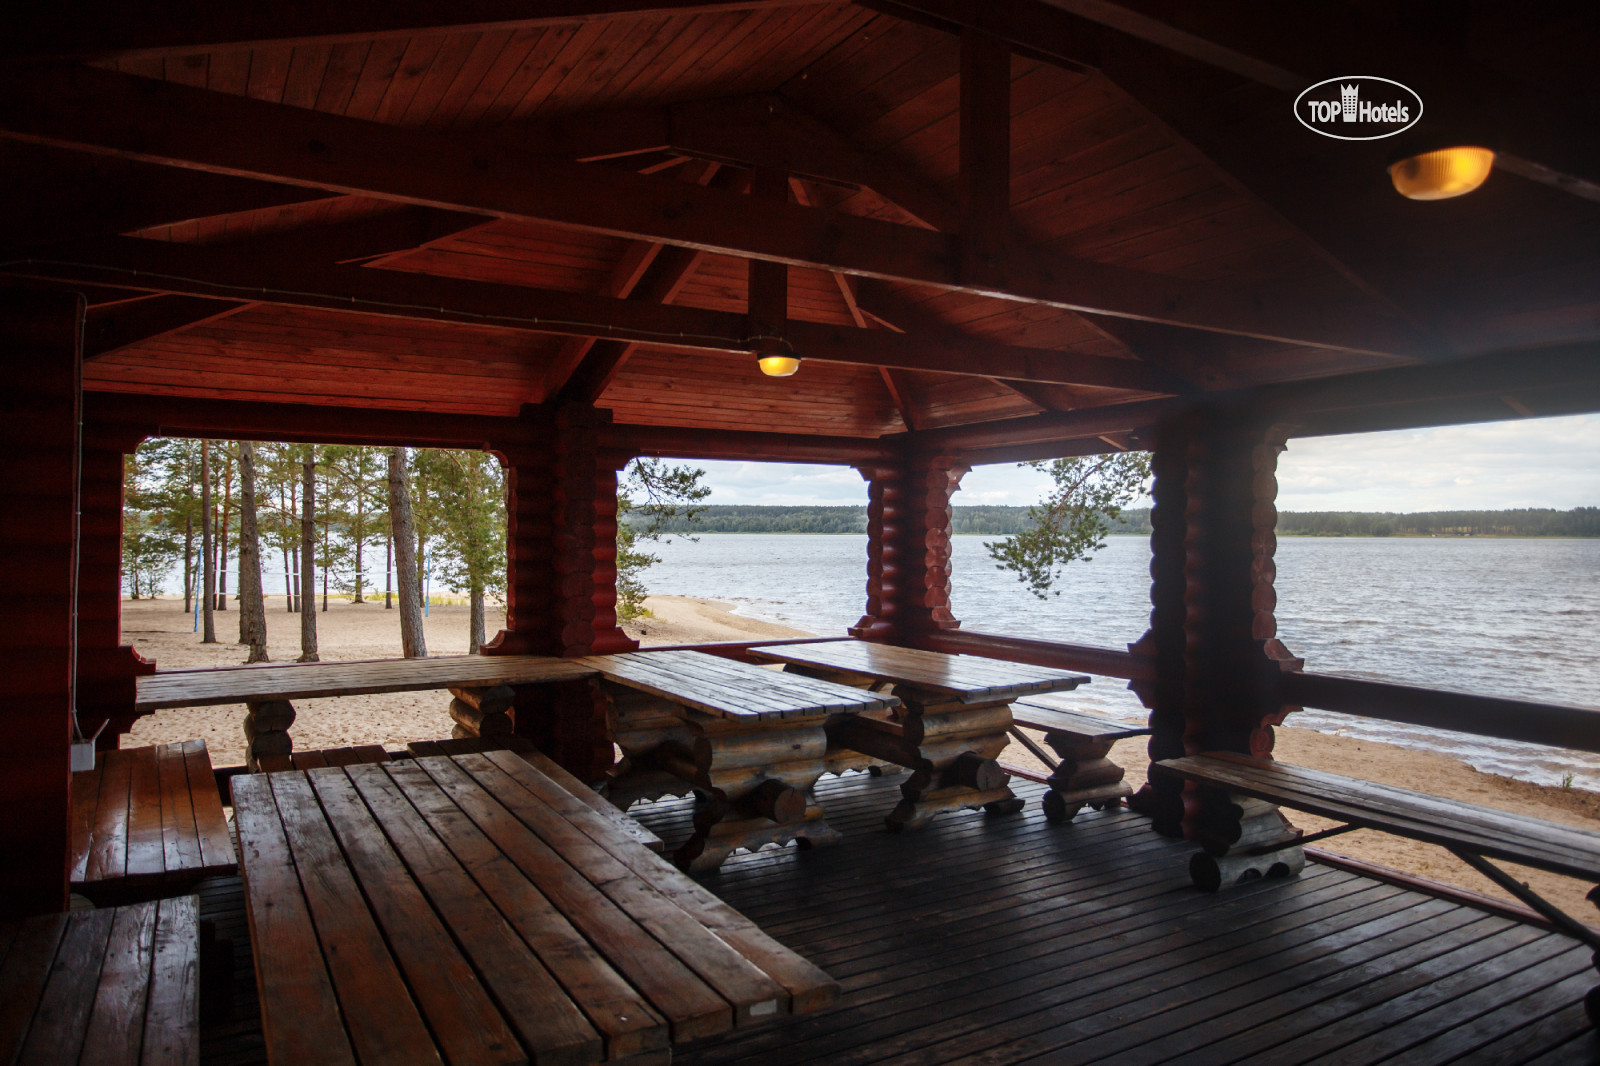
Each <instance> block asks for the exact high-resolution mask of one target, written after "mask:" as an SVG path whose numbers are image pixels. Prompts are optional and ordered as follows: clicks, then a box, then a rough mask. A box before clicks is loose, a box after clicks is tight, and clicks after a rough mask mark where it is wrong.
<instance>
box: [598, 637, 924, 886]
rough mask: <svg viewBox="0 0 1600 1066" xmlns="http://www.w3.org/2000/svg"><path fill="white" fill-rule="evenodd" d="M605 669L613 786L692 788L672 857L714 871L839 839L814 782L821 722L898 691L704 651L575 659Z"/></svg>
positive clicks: (623, 789) (889, 699)
mask: <svg viewBox="0 0 1600 1066" xmlns="http://www.w3.org/2000/svg"><path fill="white" fill-rule="evenodd" d="M578 661H579V662H582V663H584V664H586V665H588V666H591V667H593V668H594V669H595V670H598V671H599V673H600V676H601V687H602V689H604V690H605V691H606V694H607V695H608V696H609V697H610V702H611V710H610V722H611V732H612V737H613V739H614V740H615V741H616V743H617V746H618V747H620V748H621V749H622V754H623V759H622V761H621V763H620V764H619V765H618V767H617V769H616V770H615V771H614V772H613V776H612V780H611V783H610V786H609V790H608V794H609V796H610V797H611V800H612V802H614V803H616V805H617V806H619V807H621V808H622V809H623V810H626V809H627V808H628V806H629V805H630V804H631V803H633V802H635V801H637V800H641V799H654V798H657V797H660V796H666V795H674V796H681V795H685V794H687V793H689V792H693V793H694V795H695V799H696V803H695V812H694V832H693V834H692V835H691V836H690V837H689V839H688V841H686V842H685V843H684V844H683V846H682V847H680V848H679V849H678V850H677V852H676V853H675V854H674V860H675V861H676V862H677V863H678V864H679V865H681V866H685V867H688V868H690V869H696V870H704V869H714V868H716V867H717V866H720V865H721V864H722V862H723V861H724V860H725V859H726V858H727V857H728V856H729V855H730V854H732V853H733V852H734V851H736V850H738V849H739V848H748V849H750V850H752V851H754V850H756V849H758V848H761V847H762V846H764V845H766V844H779V845H783V844H787V843H789V842H790V841H791V840H793V841H799V842H800V846H802V847H811V846H813V845H816V844H826V843H833V842H834V841H837V840H838V839H839V834H838V832H837V831H836V830H834V829H833V827H832V826H830V825H828V823H827V821H826V819H825V818H824V817H823V812H822V807H821V806H820V805H819V804H818V803H817V801H816V796H815V794H814V793H813V786H815V785H816V783H817V779H818V778H819V777H821V776H822V774H823V772H824V769H825V763H824V756H825V754H826V752H827V748H828V735H827V726H826V724H827V723H828V722H830V721H833V720H837V719H847V718H851V717H853V716H855V715H857V714H860V713H863V712H878V711H885V710H887V709H888V708H889V707H892V706H894V705H895V704H897V703H898V702H899V701H898V700H896V699H895V697H893V696H888V695H883V694H877V693H870V692H863V691H861V690H860V689H856V688H851V687H849V686H845V685H837V684H833V683H831V682H827V681H819V680H814V679H812V678H806V677H800V676H798V675H794V674H785V673H780V672H778V671H775V670H768V669H765V668H763V667H759V666H751V665H749V664H746V663H740V662H735V661H734V660H731V659H724V658H721V657H719V656H715V655H708V654H706V653H704V652H697V651H659V652H628V653H624V654H620V655H596V656H590V657H588V658H586V659H581V660H578Z"/></svg>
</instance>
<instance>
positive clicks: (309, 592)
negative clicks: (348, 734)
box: [297, 444, 320, 663]
mask: <svg viewBox="0 0 1600 1066" xmlns="http://www.w3.org/2000/svg"><path fill="white" fill-rule="evenodd" d="M300 455H301V459H300V471H301V474H300V607H301V610H300V658H299V659H298V660H297V661H299V662H302V663H314V662H318V661H320V656H318V655H317V612H316V604H315V602H314V600H315V597H316V589H317V571H316V559H317V450H316V448H315V447H313V446H312V445H310V444H304V445H301V447H300Z"/></svg>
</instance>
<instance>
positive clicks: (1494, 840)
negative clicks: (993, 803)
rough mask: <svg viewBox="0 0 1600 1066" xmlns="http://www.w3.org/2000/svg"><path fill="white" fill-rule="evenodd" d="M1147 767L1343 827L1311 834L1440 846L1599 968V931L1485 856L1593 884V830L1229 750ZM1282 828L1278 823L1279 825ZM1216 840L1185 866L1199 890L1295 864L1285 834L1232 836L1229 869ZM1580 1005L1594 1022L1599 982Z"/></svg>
mask: <svg viewBox="0 0 1600 1066" xmlns="http://www.w3.org/2000/svg"><path fill="white" fill-rule="evenodd" d="M1154 765H1155V767H1159V768H1160V769H1162V770H1165V771H1168V772H1170V773H1173V774H1176V775H1178V776H1179V777H1181V778H1183V779H1185V780H1187V781H1193V782H1195V783H1196V784H1200V785H1205V786H1207V787H1210V788H1217V789H1223V790H1225V791H1226V792H1228V793H1229V794H1230V795H1233V796H1241V797H1249V798H1247V799H1245V800H1244V801H1243V802H1244V803H1252V802H1259V801H1266V802H1267V803H1270V804H1279V805H1281V806H1284V807H1290V808H1293V809H1295V810H1300V811H1307V812H1309V813H1311V814H1317V815H1321V816H1322V817H1324V818H1333V819H1337V820H1340V821H1342V822H1344V823H1345V824H1344V825H1342V826H1339V827H1336V828H1334V829H1329V830H1326V831H1324V833H1321V834H1315V835H1314V837H1320V836H1323V835H1331V834H1333V833H1338V832H1344V831H1346V830H1348V829H1353V828H1369V829H1380V830H1383V831H1384V832H1387V833H1394V834H1396V835H1398V836H1405V837H1410V838H1412V839H1414V840H1422V841H1426V842H1427V843H1430V844H1437V845H1439V846H1441V847H1444V848H1446V849H1448V850H1449V851H1450V852H1451V853H1452V854H1453V855H1455V856H1456V857H1457V858H1459V859H1461V860H1462V861H1463V862H1465V863H1467V865H1469V866H1471V867H1472V868H1473V869H1475V870H1477V871H1478V872H1479V873H1481V874H1483V875H1484V876H1485V877H1487V878H1488V879H1489V880H1491V881H1493V882H1494V883H1495V884H1497V885H1499V886H1500V887H1501V888H1502V889H1504V890H1505V891H1507V892H1509V893H1510V894H1511V895H1513V896H1515V897H1516V898H1518V899H1520V900H1521V901H1522V902H1523V903H1526V904H1527V905H1528V906H1529V907H1532V908H1533V909H1534V910H1536V911H1538V912H1539V913H1540V914H1541V915H1543V916H1544V917H1545V918H1546V919H1547V920H1548V921H1549V922H1550V923H1551V924H1552V925H1553V926H1555V927H1556V928H1558V929H1560V930H1561V931H1562V932H1565V933H1567V934H1568V935H1569V936H1572V937H1573V938H1574V939H1576V940H1578V941H1580V942H1583V943H1586V944H1588V945H1589V946H1590V947H1592V948H1595V949H1596V953H1595V965H1596V967H1597V968H1600V930H1597V929H1595V927H1593V926H1590V925H1586V924H1584V923H1581V922H1579V921H1578V920H1577V919H1575V918H1573V917H1572V916H1571V915H1569V914H1567V913H1566V912H1564V911H1562V910H1561V909H1560V908H1559V907H1556V906H1555V905H1554V904H1552V903H1550V902H1548V901H1547V900H1545V899H1544V898H1543V897H1541V896H1540V895H1539V894H1538V893H1537V892H1535V891H1534V890H1533V889H1532V888H1531V887H1529V886H1528V885H1527V884H1526V883H1524V882H1521V881H1518V880H1517V879H1516V878H1514V877H1512V876H1511V875H1510V874H1508V873H1506V872H1505V871H1504V870H1501V869H1500V868H1499V867H1497V866H1495V865H1494V864H1493V863H1491V862H1489V861H1488V860H1489V859H1491V858H1493V859H1500V860H1502V861H1505V862H1513V863H1518V864H1520V865H1523V866H1532V867H1534V868H1536V869H1540V870H1549V871H1551V872H1552V873H1558V874H1565V875H1567V876H1568V877H1576V878H1578V879H1580V880H1584V881H1588V882H1590V883H1591V884H1593V883H1596V882H1600V833H1597V832H1595V831H1594V830H1591V829H1580V828H1578V827H1576V826H1570V825H1562V824H1560V823H1557V822H1547V821H1544V820H1543V819H1540V818H1530V817H1528V816H1526V815H1518V814H1511V813H1509V812H1506V811H1501V810H1496V809H1495V808H1493V807H1480V806H1478V805H1477V804H1473V803H1463V802H1461V801H1460V800H1450V799H1444V798H1442V797H1439V796H1430V795H1428V794H1427V793H1425V792H1413V791H1412V790H1410V789H1407V788H1397V787H1395V786H1393V785H1381V784H1377V783H1375V782H1372V781H1362V780H1360V779H1358V778H1353V777H1344V776H1342V775H1340V774H1332V773H1327V772H1326V771H1322V770H1308V769H1306V768H1304V767H1300V766H1289V765H1285V764H1284V763H1280V762H1275V761H1272V760H1270V759H1256V758H1252V757H1250V756H1248V755H1240V754H1236V753H1233V752H1211V753H1207V754H1204V755H1189V756H1185V757H1184V758H1181V759H1167V760H1163V761H1161V762H1158V763H1155V764H1154ZM1272 817H1275V816H1271V817H1266V818H1257V819H1256V821H1257V822H1258V824H1260V823H1267V824H1269V827H1270V822H1271V820H1272ZM1278 821H1279V822H1281V818H1280V819H1278ZM1283 829H1288V827H1287V826H1286V825H1284V826H1283ZM1291 832H1293V831H1291ZM1275 835H1276V834H1275ZM1202 836H1204V834H1202ZM1314 837H1308V838H1306V839H1307V840H1309V839H1313V838H1314ZM1216 844H1217V842H1216V841H1214V840H1212V841H1208V842H1207V851H1208V852H1209V853H1210V854H1207V852H1202V853H1200V854H1198V855H1196V856H1195V857H1194V858H1195V861H1194V862H1192V863H1191V865H1190V871H1191V874H1192V875H1193V876H1194V879H1195V882H1196V884H1199V885H1200V886H1201V887H1203V888H1209V889H1215V888H1217V887H1218V884H1219V882H1226V881H1228V880H1232V879H1233V878H1234V875H1235V873H1237V872H1239V871H1253V872H1257V873H1259V872H1262V870H1261V868H1262V867H1264V866H1265V867H1267V868H1268V869H1271V868H1272V866H1273V865H1274V864H1278V865H1281V866H1283V867H1284V868H1290V869H1297V868H1298V866H1297V865H1296V863H1303V862H1304V859H1303V858H1300V857H1298V856H1292V857H1289V858H1288V860H1287V861H1285V859H1286V853H1288V852H1296V853H1298V852H1299V851H1300V848H1299V847H1298V842H1297V841H1296V840H1295V839H1294V838H1293V837H1292V836H1290V837H1289V839H1287V840H1286V839H1283V838H1282V836H1281V835H1279V836H1277V839H1267V840H1254V839H1250V837H1249V835H1248V834H1246V836H1245V838H1244V839H1243V840H1241V844H1243V845H1245V846H1244V848H1243V849H1242V852H1241V855H1240V858H1239V860H1237V861H1238V862H1239V865H1237V866H1234V865H1231V864H1232V863H1234V862H1235V860H1234V859H1233V858H1232V857H1229V858H1221V857H1220V856H1221V855H1222V854H1223V853H1224V852H1226V851H1227V850H1228V849H1227V848H1226V847H1225V846H1224V847H1217V846H1216ZM1250 845H1255V846H1254V847H1252V846H1250ZM1224 871H1225V872H1224ZM1589 899H1590V900H1591V901H1592V902H1594V903H1595V904H1596V905H1597V906H1600V887H1597V888H1595V889H1594V890H1592V891H1590V893H1589ZM1584 1003H1585V1006H1586V1008H1587V1009H1588V1012H1589V1017H1590V1019H1591V1020H1592V1021H1594V1022H1596V1023H1597V1024H1600V986H1596V987H1595V988H1593V989H1590V991H1589V994H1588V996H1587V997H1586V998H1585V1001H1584Z"/></svg>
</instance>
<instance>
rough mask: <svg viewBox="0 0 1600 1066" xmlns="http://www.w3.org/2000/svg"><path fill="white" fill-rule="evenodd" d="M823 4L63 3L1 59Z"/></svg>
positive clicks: (464, 0)
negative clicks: (177, 4)
mask: <svg viewBox="0 0 1600 1066" xmlns="http://www.w3.org/2000/svg"><path fill="white" fill-rule="evenodd" d="M816 2H817V0H526V2H517V0H452V2H450V3H440V2H437V0H387V2H385V3H376V4H373V3H363V4H296V5H292V6H287V7H286V6H284V5H282V4H275V3H270V2H267V0H236V2H233V3H226V4H184V5H181V6H177V7H174V6H173V5H172V4H164V3H161V2H159V0H131V2H122V0H64V2H62V3H59V4H40V5H29V6H28V7H26V8H23V9H20V10H19V11H18V12H17V13H16V15H15V16H14V17H13V18H12V19H11V20H9V22H10V25H9V26H8V31H7V33H6V34H5V36H4V38H3V39H0V56H3V57H6V58H12V59H20V58H28V59H44V58H98V59H111V58H149V57H158V56H159V57H166V56H182V55H193V54H196V53H205V52H211V51H216V50H219V49H227V48H252V47H256V46H259V45H268V44H275V45H286V44H292V45H301V44H323V45H327V44H338V43H342V42H347V41H369V40H376V39H383V38H393V37H411V36H415V35H417V34H421V33H428V34H441V33H486V32H489V31H493V30H528V29H536V28H538V27H540V26H547V25H559V24H570V23H574V22H591V21H594V20H597V19H617V18H630V17H633V18H639V17H660V16H664V15H689V14H695V13H699V12H711V13H716V12H724V11H759V10H762V9H765V8H779V7H797V6H803V5H806V4H814V3H816Z"/></svg>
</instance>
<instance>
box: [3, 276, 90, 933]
mask: <svg viewBox="0 0 1600 1066" xmlns="http://www.w3.org/2000/svg"><path fill="white" fill-rule="evenodd" d="M83 319H84V302H83V297H82V296H80V295H78V294H77V293H63V292H53V291H47V290H30V289H7V290H4V291H0V359H3V361H4V363H5V366H6V385H5V388H4V389H0V484H3V485H4V486H5V487H6V491H5V495H4V498H3V499H0V514H3V516H4V517H3V518H0V611H3V612H4V616H5V618H6V620H7V644H8V647H7V649H6V650H7V653H8V654H9V655H10V657H11V664H12V669H11V670H10V671H9V674H8V677H7V683H6V686H5V689H4V690H3V691H0V855H4V856H5V858H4V861H0V918H5V919H11V918H18V917H21V916H23V915H28V914H39V913H44V912H49V911H61V910H65V909H66V906H67V859H68V854H69V851H70V847H71V839H72V836H71V830H70V825H71V821H70V820H71V811H72V802H71V788H72V773H71V769H70V767H71V762H70V759H71V750H70V747H69V745H70V743H71V736H72V725H71V722H72V706H73V697H74V688H75V685H76V678H75V675H74V671H73V652H74V650H75V648H76V644H77V635H76V625H75V617H74V616H75V610H76V598H77V570H78V566H77V563H78V560H77V551H78V501H79V487H78V475H79V461H80V444H79V428H80V418H81V411H82V388H81V384H80V380H81V379H80V366H81V357H82V341H83Z"/></svg>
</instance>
